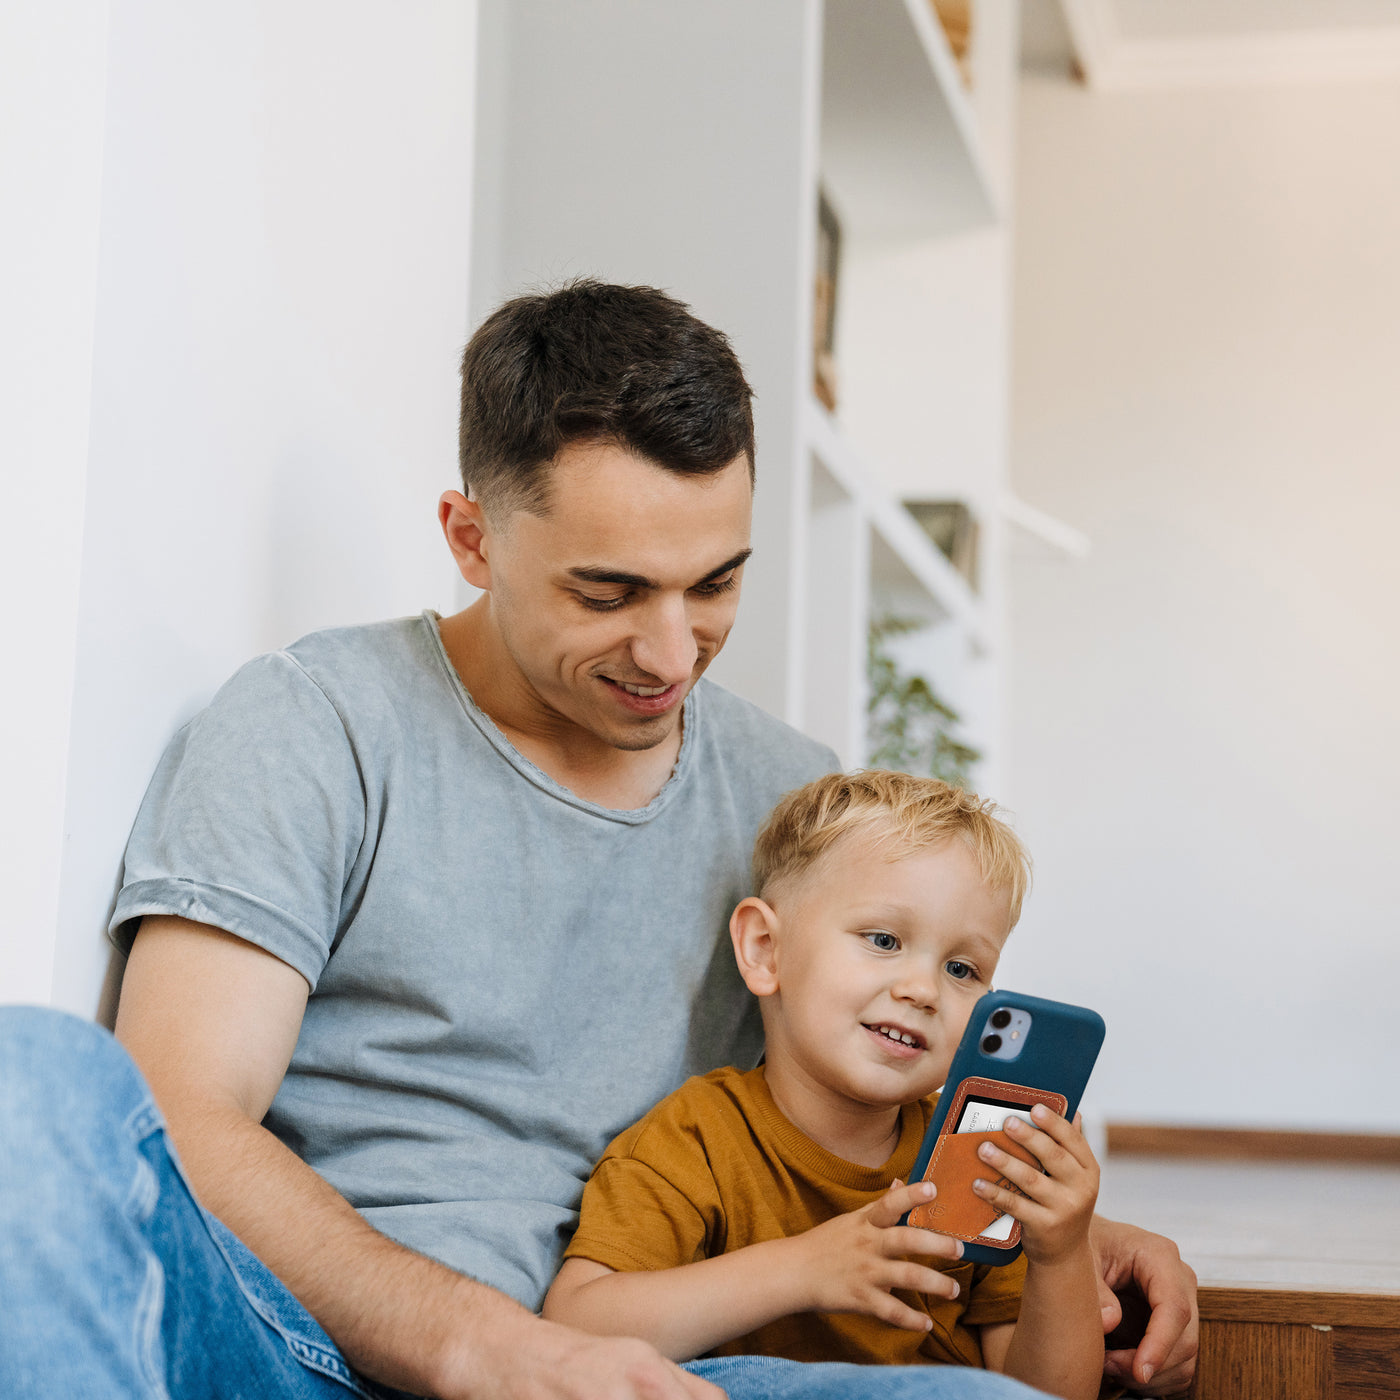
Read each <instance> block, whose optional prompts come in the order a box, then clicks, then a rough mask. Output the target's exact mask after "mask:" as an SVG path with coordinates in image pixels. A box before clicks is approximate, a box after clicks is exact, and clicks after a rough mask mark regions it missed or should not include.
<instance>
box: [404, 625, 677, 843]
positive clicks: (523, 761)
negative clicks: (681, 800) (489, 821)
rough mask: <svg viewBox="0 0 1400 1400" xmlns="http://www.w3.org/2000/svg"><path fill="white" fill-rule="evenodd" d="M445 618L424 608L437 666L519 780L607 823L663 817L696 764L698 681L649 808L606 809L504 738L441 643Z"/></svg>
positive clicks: (467, 711)
mask: <svg viewBox="0 0 1400 1400" xmlns="http://www.w3.org/2000/svg"><path fill="white" fill-rule="evenodd" d="M441 620H442V616H441V614H440V613H438V612H437V611H436V610H435V609H433V608H424V609H423V615H422V618H421V621H422V622H423V623H424V625H425V626H426V628H427V631H428V636H429V638H430V639H431V642H432V647H433V651H434V652H435V654H436V656H437V658H438V662H439V664H440V665H441V666H442V669H443V672H444V674H445V676H446V679H447V683H448V685H449V686H450V687H451V688H452V691H453V693H454V694H455V695H456V697H457V700H458V702H459V703H460V704H461V706H462V711H463V713H464V714H465V715H466V717H467V718H468V719H469V720H470V721H471V722H472V724H473V725H474V726H475V727H476V728H477V730H478V731H479V732H480V733H481V735H482V737H483V738H484V739H485V740H486V741H487V743H489V744H490V745H491V746H492V748H494V749H495V750H496V751H497V753H499V754H500V755H501V757H502V758H503V759H505V761H506V762H507V763H509V764H510V765H511V767H512V768H514V769H515V770H516V771H517V772H518V773H519V774H520V775H521V777H523V778H525V779H526V780H527V781H528V782H530V783H532V784H533V785H534V786H535V787H537V788H539V789H540V790H541V791H542V792H544V793H547V794H548V795H549V796H550V797H553V798H555V799H556V800H557V801H559V802H563V803H565V804H567V805H568V806H570V807H576V808H578V810H579V811H581V812H588V813H589V814H591V815H593V816H596V817H601V818H602V819H604V820H605V821H613V822H622V823H624V824H626V825H629V826H639V825H641V824H642V823H644V822H649V821H651V820H652V819H653V818H654V817H656V816H657V815H659V814H660V812H661V811H662V810H663V809H664V808H666V807H667V806H669V805H670V803H671V801H672V800H673V798H674V797H675V794H676V792H677V791H678V790H679V789H680V787H681V785H682V784H683V783H684V782H685V779H686V776H687V774H688V773H689V771H690V769H691V767H692V765H693V756H694V753H695V744H696V733H697V731H698V729H699V726H700V704H699V699H698V694H697V692H698V690H699V688H700V685H699V682H696V684H695V685H694V686H692V687H691V690H690V693H689V694H688V695H687V696H686V697H685V699H684V700H683V701H682V702H681V706H682V708H681V748H680V752H679V753H678V754H677V755H676V762H675V764H674V766H673V767H672V768H671V773H670V776H669V777H668V778H667V779H666V781H665V783H664V784H663V785H662V788H661V791H660V792H658V793H657V794H656V796H655V797H653V798H652V799H651V801H650V802H648V803H647V805H646V806H645V807H627V808H618V807H604V806H603V805H602V804H601V803H598V802H590V801H588V799H587V798H583V797H580V796H579V795H578V794H577V793H576V792H573V791H571V790H570V789H569V788H566V787H565V786H564V784H563V783H561V782H558V781H557V780H556V779H554V778H552V777H550V775H549V774H548V773H546V772H545V771H544V769H543V768H540V767H539V766H538V765H536V764H534V763H532V762H531V761H530V760H529V759H528V758H526V757H525V755H524V754H523V753H521V752H520V750H519V749H517V748H516V747H515V745H514V744H512V743H511V741H510V740H509V739H508V738H506V736H505V734H504V733H502V732H501V730H500V728H499V727H498V726H497V724H496V722H495V721H494V720H493V719H492V718H491V716H490V715H488V714H487V713H486V711H485V710H483V709H482V708H481V707H480V706H479V705H478V704H477V703H476V701H475V700H473V699H472V695H471V692H470V691H469V690H468V689H467V688H466V686H465V685H463V684H462V678H461V676H460V675H458V674H457V668H456V667H455V666H454V665H453V664H452V658H451V657H450V656H448V654H447V648H446V646H444V645H443V640H442V632H441V631H440V629H439V627H438V624H439V623H440V622H441Z"/></svg>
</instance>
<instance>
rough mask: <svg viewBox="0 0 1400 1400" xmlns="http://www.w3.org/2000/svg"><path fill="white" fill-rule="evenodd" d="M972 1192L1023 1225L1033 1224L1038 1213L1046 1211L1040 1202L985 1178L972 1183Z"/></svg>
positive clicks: (979, 1178)
mask: <svg viewBox="0 0 1400 1400" xmlns="http://www.w3.org/2000/svg"><path fill="white" fill-rule="evenodd" d="M972 1190H973V1193H974V1194H975V1195H976V1196H977V1197H978V1199H979V1200H983V1201H986V1203H987V1204H988V1205H989V1206H995V1207H996V1208H997V1209H998V1210H999V1211H1000V1212H1001V1213H1002V1214H1003V1215H1009V1216H1010V1217H1011V1218H1012V1219H1013V1220H1019V1221H1020V1222H1021V1224H1023V1225H1027V1224H1031V1223H1033V1222H1034V1219H1035V1216H1036V1213H1037V1212H1038V1211H1043V1210H1044V1209H1045V1207H1044V1206H1043V1205H1041V1204H1040V1202H1039V1201H1033V1200H1030V1199H1028V1198H1027V1197H1025V1196H1022V1195H1021V1194H1020V1193H1019V1192H1016V1191H1007V1190H1005V1189H1004V1188H1002V1187H1000V1186H998V1185H997V1184H996V1182H994V1181H987V1180H986V1179H985V1178H983V1177H978V1178H977V1180H976V1181H974V1182H973V1183H972Z"/></svg>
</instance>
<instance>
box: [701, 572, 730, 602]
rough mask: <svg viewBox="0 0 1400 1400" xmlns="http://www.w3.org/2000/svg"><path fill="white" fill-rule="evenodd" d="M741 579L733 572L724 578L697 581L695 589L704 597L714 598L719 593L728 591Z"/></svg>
mask: <svg viewBox="0 0 1400 1400" xmlns="http://www.w3.org/2000/svg"><path fill="white" fill-rule="evenodd" d="M738 582H739V580H738V579H737V578H736V577H735V575H733V574H726V575H725V576H724V577H723V578H712V579H711V580H710V581H709V582H708V583H697V584H696V585H695V589H694V591H695V592H696V593H698V594H700V596H701V597H703V598H713V597H714V596H715V595H716V594H717V593H728V592H729V590H730V589H731V588H733V587H734V585H735V584H736V583H738Z"/></svg>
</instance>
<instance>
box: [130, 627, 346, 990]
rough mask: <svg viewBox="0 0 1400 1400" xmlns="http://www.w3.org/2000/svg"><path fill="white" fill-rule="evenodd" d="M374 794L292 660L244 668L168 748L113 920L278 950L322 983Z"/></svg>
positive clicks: (319, 696)
mask: <svg viewBox="0 0 1400 1400" xmlns="http://www.w3.org/2000/svg"><path fill="white" fill-rule="evenodd" d="M364 833H365V787H364V780H363V776H362V774H361V771H360V765H359V764H358V762H357V760H356V755H355V752H354V750H353V747H352V745H351V742H350V740H349V738H348V736H347V734H346V730H345V726H344V724H343V723H342V722H341V719H340V716H339V715H338V713H337V712H336V709H335V707H334V706H333V705H332V704H331V702H330V700H329V699H327V697H326V695H325V693H324V692H323V691H322V690H321V688H320V687H319V686H318V685H317V684H316V683H315V681H313V680H312V679H311V678H310V677H309V676H308V675H307V674H306V672H305V671H303V670H302V668H301V667H300V666H299V665H298V664H297V663H296V661H295V660H293V659H292V658H291V657H290V656H288V655H287V654H286V653H285V652H277V653H273V654H271V655H269V656H264V657H259V658H258V659H257V660H256V661H252V662H250V663H249V664H248V665H247V666H245V667H243V669H242V670H241V671H239V672H238V674H237V675H235V676H234V677H233V679H232V680H230V681H229V682H228V684H227V685H225V686H224V687H223V688H222V689H221V690H220V691H219V693H218V694H217V695H216V696H215V697H214V699H213V701H212V703H211V704H210V706H209V708H208V709H207V710H205V711H204V712H203V713H202V714H200V715H198V716H197V717H196V718H195V719H194V720H192V721H191V722H190V723H189V724H188V725H187V726H186V727H185V728H184V729H183V730H181V731H180V733H179V734H177V735H176V736H175V738H174V739H173V740H171V742H170V745H169V746H168V748H167V749H166V751H165V754H164V756H163V757H162V759H161V761H160V764H159V766H158V767H157V769H156V772H155V775H154V777H153V778H152V779H151V784H150V787H149V788H148V789H147V791H146V796H145V798H144V799H143V801H142V803H141V808H140V811H139V812H138V813H137V817H136V822H135V824H134V826H133V828H132V832H131V836H130V838H129V840H128V842H127V848H126V856H125V861H124V867H123V874H122V888H121V891H120V893H119V894H118V896H117V903H116V908H115V910H114V912H113V915H112V919H111V922H110V925H109V934H110V936H111V938H112V940H113V942H114V943H115V944H116V945H117V947H118V948H120V949H121V950H122V951H123V952H129V951H130V948H131V944H132V942H133V940H134V939H135V937H136V930H137V928H138V926H139V922H140V920H141V919H142V918H143V917H145V916H147V915H151V914H169V915H177V916H179V917H182V918H186V919H193V920H195V921H197V922H199V923H206V924H211V925H213V926H214V927H216V928H221V929H224V930H226V931H227V932H229V933H232V934H234V935H235V936H237V937H239V938H243V939H246V940H247V941H248V942H250V943H253V944H255V945H256V946H257V947H259V948H262V949H264V950H265V951H267V952H269V953H272V954H274V955H275V956H276V957H279V958H281V959H282V960H283V961H284V962H286V963H288V964H289V965H290V966H291V967H293V968H295V969H296V970H297V971H298V972H299V973H301V975H302V976H303V977H305V978H306V980H307V982H308V984H309V985H310V986H311V987H313V988H314V987H315V985H316V982H317V980H318V978H319V977H320V975H321V973H322V971H323V970H324V968H325V965H326V962H327V960H328V959H329V957H330V954H331V949H332V948H333V947H334V945H335V940H336V937H337V935H338V933H339V931H340V928H341V921H342V910H343V909H344V907H345V905H346V890H347V884H348V882H349V880H350V877H351V873H352V870H353V867H354V865H355V860H356V856H357V855H358V853H359V850H360V848H361V846H362V844H363V841H364Z"/></svg>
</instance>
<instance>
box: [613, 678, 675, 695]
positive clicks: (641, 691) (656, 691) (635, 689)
mask: <svg viewBox="0 0 1400 1400" xmlns="http://www.w3.org/2000/svg"><path fill="white" fill-rule="evenodd" d="M618 685H620V686H621V687H622V688H623V690H625V691H626V692H627V693H628V694H629V695H642V696H645V697H647V698H650V697H651V696H653V695H664V694H665V693H666V692H667V691H668V690H669V689H670V688H671V687H670V686H668V685H628V684H627V682H626V681H618Z"/></svg>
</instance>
